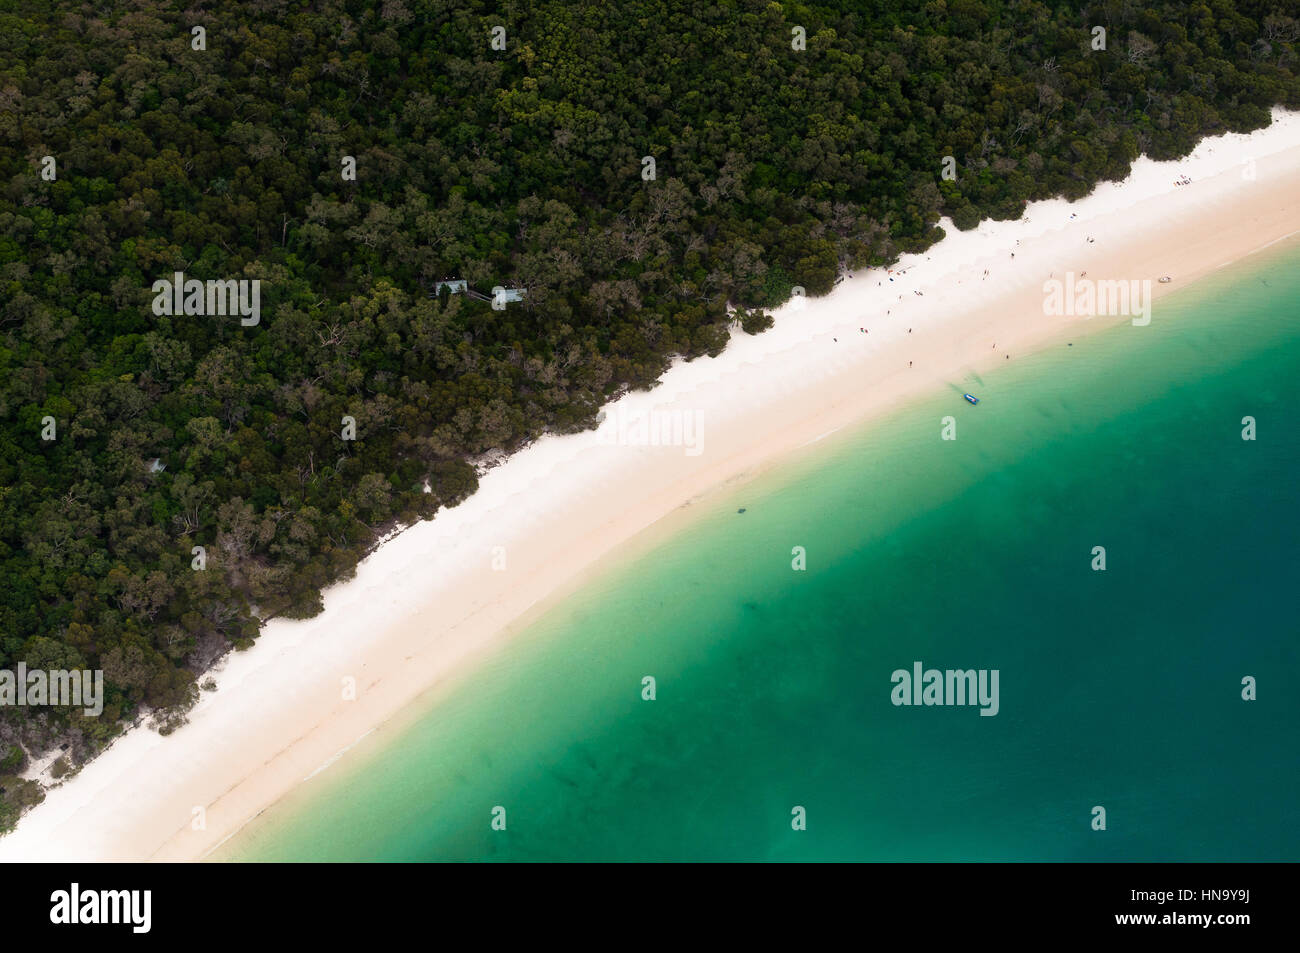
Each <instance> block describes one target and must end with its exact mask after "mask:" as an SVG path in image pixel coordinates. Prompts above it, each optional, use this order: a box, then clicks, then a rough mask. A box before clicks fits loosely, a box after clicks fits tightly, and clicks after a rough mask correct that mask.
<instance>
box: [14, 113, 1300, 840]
mask: <svg viewBox="0 0 1300 953" xmlns="http://www.w3.org/2000/svg"><path fill="white" fill-rule="evenodd" d="M1248 160H1253V162H1254V166H1253V171H1254V174H1255V178H1254V179H1248V178H1246V176H1245V174H1244V173H1245V171H1246V169H1247V168H1248V166H1247V161H1248ZM1182 174H1186V175H1189V176H1191V178H1192V180H1193V181H1192V184H1191V185H1187V186H1175V185H1174V184H1173V183H1174V180H1175V179H1176V178H1177V177H1178V176H1179V175H1182ZM1072 215H1074V216H1075V217H1074V218H1071V216H1072ZM945 228H946V230H947V231H948V233H949V234H948V236H947V237H946V238H945V239H944V240H943V241H942V242H941V243H939V244H937V245H935V246H932V247H931V248H930V249H929V250H928V251H926V252H923V253H921V254H919V255H908V256H904V257H903V259H901V260H900V261H899V263H898V264H897V265H896V266H895V268H894V269H893V270H892V272H890V273H886V272H885V271H884V270H883V269H877V270H863V271H860V272H858V273H857V276H856V277H848V278H845V279H844V280H843V281H842V282H841V283H840V284H839V285H837V287H836V289H835V290H834V292H832V294H831V295H829V296H827V297H824V298H820V299H816V300H812V301H808V302H806V303H805V304H804V307H803V308H802V309H800V308H799V307H797V304H798V303H792V304H788V305H786V306H785V307H783V308H781V309H779V310H778V311H776V312H775V313H774V316H775V318H776V323H775V326H774V327H773V328H772V329H770V330H769V331H767V332H765V333H764V334H761V335H758V336H755V337H751V336H748V335H744V334H742V333H737V334H736V335H735V336H733V338H732V341H731V343H730V344H729V345H728V347H727V349H726V351H724V352H723V354H722V355H721V356H719V357H718V358H707V357H705V358H700V359H698V360H696V361H693V362H691V363H689V364H686V363H683V362H681V361H678V362H676V363H675V364H674V366H673V368H672V369H671V370H670V371H669V372H668V373H667V374H666V375H665V376H664V378H663V380H662V381H661V383H660V385H659V386H658V387H656V388H655V389H654V390H653V391H649V392H636V393H633V394H629V395H626V396H625V397H623V398H622V399H620V400H619V401H617V402H615V403H614V404H612V405H609V406H608V407H607V408H606V409H607V411H609V412H610V414H609V419H607V420H606V421H605V423H604V424H602V426H601V427H600V428H598V429H597V430H596V431H588V432H585V433H582V434H575V435H567V436H562V437H556V436H548V437H543V438H541V439H539V440H538V441H536V442H535V443H534V444H533V445H531V446H530V447H528V448H526V449H525V450H523V451H521V452H520V453H518V454H516V455H514V456H513V457H511V458H510V459H509V460H508V461H507V462H505V463H504V464H502V465H500V466H497V467H494V468H492V469H491V470H489V471H488V472H487V473H486V474H485V475H484V476H483V477H482V479H481V483H480V488H479V491H478V492H477V493H476V494H474V496H473V497H471V498H470V499H469V500H467V501H466V502H465V503H463V504H461V505H460V506H458V507H456V508H455V509H453V510H443V511H442V512H440V513H439V514H438V516H437V518H436V519H434V520H432V521H427V522H425V523H421V524H417V525H415V526H413V527H410V528H408V529H406V530H405V531H403V532H400V533H398V534H396V535H395V536H394V537H393V538H392V539H390V540H389V541H388V542H386V543H384V544H383V545H382V546H380V547H379V548H378V549H377V550H375V552H374V553H372V554H371V555H370V556H369V557H367V558H366V560H364V561H363V562H362V564H361V565H360V566H358V569H357V574H356V576H355V578H354V579H352V580H351V581H349V582H345V583H341V584H339V585H336V586H334V587H331V588H330V589H329V590H327V591H326V594H325V606H326V609H325V612H324V613H322V614H321V615H319V616H317V617H316V618H315V619H311V620H306V621H302V622H290V621H287V620H276V621H274V622H271V623H268V624H267V626H265V628H264V629H263V631H262V633H261V635H260V636H259V638H258V640H257V643H256V645H255V646H254V647H253V648H252V649H250V650H248V651H246V652H242V653H233V654H232V655H230V656H227V657H226V658H225V659H223V660H222V661H221V662H220V663H218V666H217V667H216V668H214V669H213V670H212V671H211V672H210V674H211V675H212V676H213V677H214V678H215V680H216V682H217V685H218V690H217V691H216V692H215V693H204V695H203V697H202V699H201V700H200V702H199V704H198V705H197V706H196V707H195V709H194V710H193V711H192V712H191V714H190V723H189V724H187V725H186V726H184V727H182V728H180V729H178V730H177V731H175V732H174V733H173V734H172V735H170V736H169V737H167V738H162V737H161V736H159V735H157V734H156V732H152V731H148V730H141V729H140V728H134V729H132V730H131V731H129V732H127V733H126V734H125V735H123V736H121V737H120V738H118V739H117V740H116V741H115V742H114V743H113V745H112V746H110V748H109V749H108V750H106V751H105V752H103V753H102V754H101V755H100V757H98V758H96V759H95V760H94V761H92V762H90V763H89V764H87V765H86V766H85V767H84V768H83V769H82V771H81V772H80V773H79V774H78V776H77V777H75V778H74V779H72V780H70V781H69V782H66V783H64V784H63V785H61V786H60V787H58V788H55V789H51V790H50V791H49V792H48V793H47V797H46V801H45V802H44V803H43V804H41V805H38V806H37V807H36V808H34V809H32V810H31V811H29V812H28V814H27V815H26V816H25V817H23V818H22V819H21V820H20V822H19V824H18V828H17V830H16V831H15V832H13V833H12V834H10V835H8V836H7V837H4V838H0V860H82V861H85V860H145V859H152V860H187V859H196V858H200V857H202V856H205V855H207V854H208V853H210V852H211V851H212V850H214V849H215V848H216V847H217V846H219V845H220V844H222V843H225V842H226V841H227V840H229V839H230V838H231V837H232V836H234V835H236V834H237V833H238V831H239V830H240V829H241V828H242V827H244V826H245V825H246V824H247V823H248V822H249V821H251V820H252V819H253V818H255V817H257V816H258V815H260V814H261V813H263V812H264V811H265V810H266V809H267V808H269V807H270V806H271V805H273V804H274V803H276V802H277V801H279V800H280V799H281V798H282V797H284V796H285V795H286V794H288V793H289V792H291V791H293V790H295V789H297V788H298V786H299V785H300V784H301V783H302V782H303V781H304V780H305V779H307V778H309V777H312V776H314V775H316V774H318V773H319V772H323V771H324V770H325V769H326V768H327V767H329V766H330V765H332V764H334V763H336V762H337V761H338V760H339V759H341V758H342V757H343V755H344V754H345V753H347V752H348V751H349V750H350V749H352V748H353V747H354V746H358V745H360V744H361V743H362V742H363V741H374V740H377V738H376V737H375V736H380V737H382V735H383V734H384V732H385V731H386V730H387V729H388V728H390V727H393V726H394V725H395V724H396V723H397V722H398V721H400V720H401V719H402V717H403V715H404V714H405V713H409V712H410V711H411V707H412V706H413V705H419V704H420V703H421V699H424V700H425V701H426V702H427V700H428V698H429V697H430V693H432V692H436V691H438V690H440V689H442V688H444V687H446V686H447V685H448V684H449V683H451V682H454V681H455V680H456V679H457V677H458V676H459V675H461V674H464V673H465V672H467V671H471V670H472V669H473V666H474V665H475V664H476V663H478V662H480V661H481V660H482V659H483V658H485V657H487V656H490V654H491V653H492V652H493V651H495V649H496V648H497V647H498V646H499V645H500V644H501V643H502V642H504V641H505V640H506V639H508V638H510V637H511V636H512V634H514V633H516V632H518V631H519V630H520V629H521V628H523V627H526V626H527V624H528V623H529V622H530V621H532V620H534V619H536V617H537V616H538V615H539V614H540V613H541V612H543V611H545V610H546V609H547V608H549V607H550V606H552V605H554V604H555V603H556V602H557V601H558V600H560V599H562V598H563V597H564V596H565V595H567V594H570V593H572V592H573V591H574V590H576V589H578V588H581V586H582V585H584V584H586V583H588V582H590V580H591V579H592V578H593V576H594V575H595V574H597V573H600V572H602V571H604V570H606V569H608V568H610V567H611V566H612V565H617V564H618V563H620V562H622V561H623V560H624V559H627V558H631V555H632V554H633V553H636V552H644V550H645V548H646V547H648V546H649V545H651V544H652V542H653V541H654V540H657V539H661V538H662V535H663V534H666V533H668V532H670V531H671V530H672V529H673V528H675V527H677V526H680V525H681V521H682V520H685V519H689V518H690V515H691V514H690V513H689V512H686V511H688V510H689V509H690V504H691V503H692V502H694V501H696V500H699V499H701V498H703V497H705V496H707V495H709V494H711V493H713V492H716V491H717V490H718V489H719V488H721V487H726V486H730V485H734V484H736V483H738V482H742V481H748V480H749V479H752V478H753V477H755V476H757V475H759V474H761V473H763V472H766V471H767V470H769V469H771V468H772V467H773V466H776V465H778V464H779V463H780V462H781V461H783V460H785V459H788V458H789V457H790V456H791V455H793V454H795V453H796V452H797V451H799V450H800V449H801V448H804V447H807V446H809V445H810V444H814V443H823V442H832V439H833V437H834V435H836V434H840V433H842V432H843V431H845V430H846V428H849V427H852V426H854V425H859V424H864V423H866V422H867V421H869V420H870V419H872V418H874V417H876V416H878V415H880V414H882V413H885V412H888V411H889V410H890V409H893V408H895V407H897V406H899V405H900V404H901V403H903V402H905V401H907V400H909V399H912V398H914V397H916V396H919V395H924V394H926V393H932V392H933V391H934V389H935V388H937V387H941V386H943V385H944V384H945V383H946V382H947V381H948V380H949V379H951V378H954V377H956V376H959V375H964V374H969V373H972V372H975V373H978V372H979V371H980V370H984V369H987V368H988V367H989V366H997V365H998V364H1000V363H1005V361H1006V357H1002V359H1001V361H998V360H997V358H998V357H999V356H1001V355H1005V354H1006V353H1007V352H1008V351H1009V352H1010V355H1011V357H1010V359H1011V360H1014V359H1015V358H1016V357H1017V356H1019V355H1023V354H1027V353H1030V352H1032V351H1035V350H1039V349H1041V348H1042V347H1045V346H1048V345H1050V343H1052V342H1053V341H1055V340H1058V339H1063V338H1064V336H1065V335H1067V334H1074V335H1082V334H1085V333H1092V332H1094V331H1098V330H1102V329H1104V328H1107V327H1113V326H1115V324H1117V323H1124V322H1127V321H1128V319H1127V318H1092V319H1086V318H1056V317H1048V316H1046V315H1045V314H1044V307H1043V301H1044V292H1043V288H1042V283H1043V281H1044V280H1046V279H1047V278H1048V276H1049V275H1055V276H1057V277H1060V276H1061V274H1062V272H1063V271H1074V272H1076V273H1080V272H1087V273H1091V274H1092V275H1093V276H1094V277H1098V278H1105V279H1150V280H1151V281H1152V282H1153V294H1154V296H1155V301H1156V302H1157V306H1156V307H1155V309H1154V317H1153V318H1152V321H1153V323H1154V322H1157V321H1159V320H1160V309H1159V307H1158V301H1159V298H1160V297H1162V296H1163V295H1165V294H1168V293H1172V292H1173V291H1176V290H1179V289H1181V288H1184V287H1186V286H1187V285H1189V284H1190V283H1192V282H1194V281H1196V280H1197V279H1199V278H1201V277H1204V276H1206V275H1208V274H1210V273H1212V272H1214V271H1217V270H1218V269H1220V268H1223V267H1227V266H1229V265H1231V264H1232V263H1234V262H1237V261H1240V260H1241V259H1243V258H1245V257H1247V256H1248V255H1250V254H1252V253H1254V252H1257V251H1260V250H1262V249H1264V248H1267V247H1268V246H1269V245H1272V244H1275V243H1276V242H1278V241H1281V240H1283V239H1284V238H1286V237H1288V236H1290V235H1294V234H1295V233H1296V232H1297V230H1300V113H1283V112H1281V111H1280V110H1275V111H1274V124H1273V125H1272V126H1270V127H1269V128H1268V129H1266V130H1261V131H1259V132H1257V133H1254V134H1252V135H1250V136H1243V135H1236V134H1230V135H1228V136H1223V137H1219V138H1216V139H1207V140H1203V141H1202V143H1201V144H1200V145H1198V146H1197V148H1196V150H1194V151H1193V153H1192V154H1191V155H1190V156H1188V157H1185V158H1184V159H1182V160H1178V161H1176V162H1169V163H1154V162H1150V161H1149V160H1146V159H1139V160H1138V161H1137V162H1136V163H1135V164H1134V170H1133V174H1132V175H1131V176H1130V177H1129V179H1128V180H1126V181H1125V182H1124V183H1102V184H1100V185H1098V187H1097V188H1096V189H1095V190H1094V192H1093V193H1092V194H1091V195H1090V196H1088V197H1087V198H1085V199H1083V200H1081V201H1079V202H1076V203H1074V204H1073V205H1071V204H1070V203H1067V202H1065V201H1064V200H1052V201H1048V202H1039V203H1034V204H1032V205H1031V206H1030V207H1029V208H1028V209H1027V211H1026V215H1025V216H1024V217H1022V218H1021V219H1019V220H1017V221H1015V222H984V223H981V225H980V226H979V227H978V228H976V229H975V230H973V231H971V232H967V233H959V232H956V230H955V229H953V228H952V227H951V225H950V223H947V224H945ZM1089 237H1091V238H1093V239H1094V241H1093V242H1088V241H1087V239H1088V238H1089ZM984 269H988V271H989V276H988V278H987V279H984V278H983V277H982V275H983V271H984ZM1163 274H1170V275H1172V276H1173V279H1174V280H1173V281H1172V282H1171V283H1170V284H1168V285H1158V284H1154V282H1155V279H1156V278H1157V277H1158V276H1160V275H1163ZM891 277H892V280H890V279H891ZM916 292H922V293H921V294H917V293H916ZM886 311H889V312H891V313H890V314H888V315H886V314H885V312H886ZM861 326H865V327H868V328H869V330H870V333H869V334H863V333H861V332H860V331H859V330H858V329H859V327H861ZM908 327H910V328H912V332H911V333H908V332H907V328H908ZM1141 332H1142V328H1141V327H1134V328H1132V329H1131V333H1141ZM991 343H992V344H996V348H995V347H992V346H990V345H991ZM909 361H911V362H912V364H913V366H912V367H909V366H908V362H909ZM624 412H646V413H655V414H660V415H665V417H664V419H668V418H672V419H673V420H680V419H682V417H683V415H690V416H687V417H686V419H688V420H696V421H698V428H697V429H696V430H695V432H694V435H695V436H696V437H697V438H699V439H698V446H697V447H696V448H694V449H698V451H699V452H698V453H695V454H694V455H692V454H691V453H690V452H689V451H690V450H691V449H693V448H692V447H691V446H689V445H687V446H685V447H684V446H682V445H677V446H644V445H635V444H629V443H626V442H624V443H619V442H618V441H617V440H615V441H611V440H610V439H609V438H610V436H611V434H613V433H614V431H615V425H616V424H617V422H618V418H619V416H620V415H621V414H622V413H624ZM674 414H675V415H678V416H676V417H673V415H674ZM936 432H937V430H936ZM629 501H630V503H629ZM647 530H650V532H647ZM501 557H504V560H505V561H504V563H503V564H501V563H500V558H501ZM494 560H496V561H497V562H498V564H500V565H503V567H504V568H499V569H494V568H493V563H494ZM348 677H351V678H354V679H355V684H356V696H357V698H356V700H355V701H345V700H343V699H342V692H341V690H340V685H341V682H342V679H344V678H348ZM372 733H373V735H372ZM368 736H370V737H369V738H368ZM195 809H202V811H203V818H204V821H205V824H204V826H203V829H201V830H195V829H194V828H193V823H192V822H193V820H194V818H195V813H194V811H195Z"/></svg>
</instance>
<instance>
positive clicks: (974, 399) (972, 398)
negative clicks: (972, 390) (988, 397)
mask: <svg viewBox="0 0 1300 953" xmlns="http://www.w3.org/2000/svg"><path fill="white" fill-rule="evenodd" d="M962 396H963V397H965V398H966V399H967V400H969V401H970V402H971V403H972V404H978V403H979V402H980V399H979V398H978V397H972V396H971V395H970V394H962Z"/></svg>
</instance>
